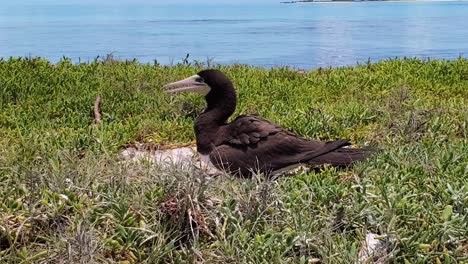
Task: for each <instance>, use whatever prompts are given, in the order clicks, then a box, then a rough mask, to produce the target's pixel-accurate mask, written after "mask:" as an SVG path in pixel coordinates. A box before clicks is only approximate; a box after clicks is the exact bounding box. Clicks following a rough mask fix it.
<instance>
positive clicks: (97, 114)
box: [94, 95, 102, 125]
mask: <svg viewBox="0 0 468 264" xmlns="http://www.w3.org/2000/svg"><path fill="white" fill-rule="evenodd" d="M94 122H95V123H96V125H100V124H101V123H102V115H101V96H99V95H98V96H96V100H94Z"/></svg>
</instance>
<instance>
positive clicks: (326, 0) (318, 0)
mask: <svg viewBox="0 0 468 264" xmlns="http://www.w3.org/2000/svg"><path fill="white" fill-rule="evenodd" d="M362 2H366V3H367V2H403V3H409V2H411V3H413V2H467V0H315V1H314V0H299V1H283V2H280V3H282V4H335V3H337V4H338V3H362Z"/></svg>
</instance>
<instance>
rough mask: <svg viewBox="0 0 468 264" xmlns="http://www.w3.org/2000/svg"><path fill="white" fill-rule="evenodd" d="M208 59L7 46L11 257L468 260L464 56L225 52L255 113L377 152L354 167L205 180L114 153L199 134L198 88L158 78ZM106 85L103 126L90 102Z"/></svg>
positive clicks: (5, 246)
mask: <svg viewBox="0 0 468 264" xmlns="http://www.w3.org/2000/svg"><path fill="white" fill-rule="evenodd" d="M204 67H205V66H204V65H201V64H199V63H194V64H193V65H190V64H189V63H188V62H187V61H185V63H182V64H179V65H174V66H161V65H157V64H155V65H146V64H140V63H138V62H136V61H121V62H119V61H114V60H112V59H111V58H108V59H104V60H100V59H97V60H95V61H93V62H88V63H78V64H74V63H72V62H71V61H70V60H68V59H63V60H62V61H61V62H59V63H57V64H51V63H50V62H48V61H46V60H44V59H40V58H11V59H7V60H5V59H4V60H1V61H0V262H3V263H64V262H71V263H75V262H76V263H102V262H109V263H114V262H120V263H183V262H187V263H192V262H206V263H267V262H269V263H319V262H321V263H352V262H356V261H357V260H358V256H359V251H360V248H361V244H362V242H363V241H364V239H365V236H366V234H368V233H370V232H372V233H374V234H379V235H381V236H382V239H383V240H385V241H384V242H385V243H386V244H387V247H386V249H385V252H384V253H383V255H380V256H376V257H375V258H374V259H370V260H369V261H371V262H372V261H378V260H380V261H384V262H385V261H386V262H395V263H428V262H429V263H464V262H467V261H468V180H467V179H468V178H467V176H468V139H467V135H468V133H467V132H468V60H467V59H464V58H459V59H456V60H453V61H441V60H424V61H423V60H419V59H401V60H388V61H382V62H379V63H367V64H363V65H357V66H354V67H344V68H337V69H316V70H312V71H307V72H303V71H297V70H295V69H290V68H274V69H262V68H255V67H249V66H243V65H231V66H214V67H217V68H219V69H221V70H222V71H224V72H225V73H226V74H227V75H228V76H229V77H230V78H231V79H232V80H233V82H234V84H235V85H236V88H237V89H238V96H239V106H238V109H237V111H236V114H235V115H237V114H240V113H258V114H260V115H262V116H263V117H265V118H267V119H269V120H271V121H273V122H276V123H279V124H281V125H282V126H284V127H285V128H287V129H290V130H292V131H294V132H296V133H298V134H300V135H303V136H305V137H310V138H314V139H320V140H333V139H337V138H348V139H350V140H351V141H352V142H353V143H354V144H356V145H359V146H362V145H373V146H378V147H379V148H381V149H382V151H381V152H380V153H379V154H377V155H375V156H374V157H373V158H372V159H370V160H369V161H367V162H365V163H360V164H357V166H355V167H354V168H352V169H350V170H341V171H340V170H335V169H331V168H325V169H322V170H321V171H318V172H312V171H311V172H307V171H306V172H299V173H297V174H296V175H292V176H288V177H282V178H279V179H265V178H264V177H262V176H261V175H259V176H258V177H254V178H253V179H237V178H233V177H228V176H222V177H216V178H212V177H208V176H207V175H205V174H204V173H203V172H201V171H199V170H197V169H195V168H192V167H190V166H183V165H181V166H174V167H173V168H169V169H168V168H164V169H162V168H158V167H157V166H152V165H151V164H148V163H145V162H142V163H129V162H125V161H122V159H121V158H119V153H120V151H121V150H122V148H123V147H124V146H126V145H128V144H133V143H136V142H144V143H148V144H154V145H165V146H166V145H178V144H193V141H194V133H193V128H192V127H193V119H194V117H195V116H196V115H197V114H198V113H199V112H200V111H202V110H203V107H204V100H203V98H201V97H199V96H197V95H192V94H185V95H177V96H168V95H166V94H164V93H163V92H162V91H161V89H160V88H161V86H162V85H163V84H165V83H167V82H169V81H174V80H178V79H181V78H182V77H187V76H190V75H192V74H195V73H196V72H197V71H198V70H200V69H202V68H204ZM98 95H99V96H101V97H102V106H101V111H102V123H101V124H100V125H96V124H95V122H94V117H93V103H94V100H95V98H96V96H98Z"/></svg>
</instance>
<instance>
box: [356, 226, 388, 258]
mask: <svg viewBox="0 0 468 264" xmlns="http://www.w3.org/2000/svg"><path fill="white" fill-rule="evenodd" d="M390 244H391V243H390V241H389V237H388V236H387V235H377V234H374V233H367V235H366V240H365V241H363V242H362V243H361V250H360V251H359V259H358V262H357V263H378V264H383V263H387V261H388V257H389V255H388V251H389V247H390Z"/></svg>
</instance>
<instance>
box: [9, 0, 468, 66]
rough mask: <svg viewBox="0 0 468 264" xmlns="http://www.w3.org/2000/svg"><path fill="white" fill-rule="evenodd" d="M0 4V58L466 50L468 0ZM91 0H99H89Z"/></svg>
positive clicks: (305, 60) (266, 59) (257, 60)
mask: <svg viewBox="0 0 468 264" xmlns="http://www.w3.org/2000/svg"><path fill="white" fill-rule="evenodd" d="M8 2H9V3H6V4H5V3H3V4H2V5H1V6H0V57H4V58H7V57H10V56H40V57H45V58H47V59H49V60H51V61H54V62H56V61H58V60H60V58H62V57H63V56H66V57H70V58H72V59H73V60H74V61H75V62H77V61H78V60H79V59H80V60H81V61H89V60H92V59H93V58H95V57H96V56H98V55H101V56H105V55H107V54H109V53H112V54H113V56H114V57H116V58H119V59H133V58H137V59H138V60H139V61H141V62H153V61H154V60H157V61H158V62H160V63H163V64H170V63H177V62H180V61H181V60H182V58H183V57H185V54H187V53H189V54H190V59H191V60H195V59H196V60H201V61H206V60H207V59H212V60H214V61H215V62H217V63H223V64H225V63H226V64H227V63H245V64H251V65H257V66H264V67H271V66H281V65H290V66H294V67H298V68H315V67H321V66H322V67H323V66H343V65H353V64H355V63H356V62H365V61H367V60H368V59H370V60H372V61H377V60H381V59H387V58H394V57H403V56H407V57H421V58H427V57H431V58H448V59H453V58H456V57H458V56H460V55H462V56H465V57H466V55H467V54H468V2H412V3H408V2H407V3H404V2H400V3H395V2H378V3H376V2H374V3H369V2H367V3H334V4H279V3H278V4H274V3H273V4H262V5H258V4H257V5H253V4H251V5H245V6H240V5H237V6H236V5H226V4H199V5H196V4H190V5H161V4H155V3H147V4H142V3H138V4H132V3H131V1H130V0H128V2H127V3H124V4H122V2H120V3H119V4H89V3H88V4H50V3H49V4H40V3H31V2H29V3H22V0H17V1H8ZM96 2H98V1H96Z"/></svg>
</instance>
